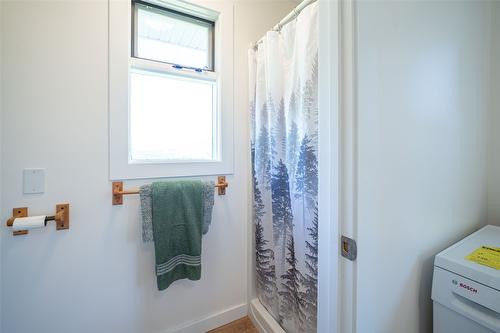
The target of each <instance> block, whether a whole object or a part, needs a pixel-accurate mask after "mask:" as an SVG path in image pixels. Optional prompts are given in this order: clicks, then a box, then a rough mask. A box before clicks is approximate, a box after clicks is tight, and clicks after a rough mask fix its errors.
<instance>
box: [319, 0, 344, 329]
mask: <svg viewBox="0 0 500 333" xmlns="http://www.w3.org/2000/svg"><path fill="white" fill-rule="evenodd" d="M318 5H319V66H320V71H319V85H318V87H319V235H318V237H319V240H318V243H319V258H318V260H319V261H318V268H319V272H318V319H317V320H318V332H329V333H335V332H344V331H342V330H341V329H340V321H341V316H340V315H341V312H340V311H339V308H340V307H339V297H340V294H341V292H339V290H340V289H339V285H340V279H341V275H340V270H339V264H340V257H339V245H338V244H339V239H340V229H339V223H340V222H339V221H340V198H341V196H340V185H341V183H340V178H339V175H340V161H341V149H340V143H341V136H340V134H341V128H340V125H341V123H340V94H339V92H340V72H339V64H340V62H339V61H340V56H341V54H340V42H341V40H340V13H341V12H340V2H339V1H329V0H319V3H318Z"/></svg>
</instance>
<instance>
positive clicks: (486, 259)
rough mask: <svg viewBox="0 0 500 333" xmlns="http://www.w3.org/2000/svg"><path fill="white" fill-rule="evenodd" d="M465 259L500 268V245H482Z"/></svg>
mask: <svg viewBox="0 0 500 333" xmlns="http://www.w3.org/2000/svg"><path fill="white" fill-rule="evenodd" d="M465 259H467V260H470V261H473V262H475V263H477V264H480V265H484V266H488V267H491V268H494V269H498V270H500V248H498V247H489V246H481V247H480V248H478V249H476V250H475V251H474V252H472V253H471V254H469V255H468V256H467V257H465Z"/></svg>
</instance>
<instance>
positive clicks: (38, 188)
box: [23, 169, 45, 194]
mask: <svg viewBox="0 0 500 333" xmlns="http://www.w3.org/2000/svg"><path fill="white" fill-rule="evenodd" d="M43 192H45V169H24V170H23V193H24V194H34V193H43Z"/></svg>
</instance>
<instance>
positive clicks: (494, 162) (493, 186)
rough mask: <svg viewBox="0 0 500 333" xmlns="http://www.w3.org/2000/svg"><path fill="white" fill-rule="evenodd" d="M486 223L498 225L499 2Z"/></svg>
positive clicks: (494, 19) (495, 20)
mask: <svg viewBox="0 0 500 333" xmlns="http://www.w3.org/2000/svg"><path fill="white" fill-rule="evenodd" d="M491 15H492V24H493V26H492V37H491V44H492V52H491V90H490V91H491V116H490V117H491V118H490V131H489V134H490V136H489V139H490V141H489V145H490V154H489V155H490V156H489V157H490V163H489V170H488V188H489V191H488V223H489V224H496V225H500V95H499V92H500V2H498V1H493V3H492V11H491Z"/></svg>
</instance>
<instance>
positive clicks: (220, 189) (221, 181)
mask: <svg viewBox="0 0 500 333" xmlns="http://www.w3.org/2000/svg"><path fill="white" fill-rule="evenodd" d="M228 186H229V184H228V183H227V181H226V176H219V177H217V184H215V187H216V188H217V194H219V195H225V194H226V188H227V187H228ZM112 188H113V198H112V199H113V200H112V202H113V205H122V204H123V196H124V195H128V194H139V190H138V189H134V190H124V189H123V182H113V184H112Z"/></svg>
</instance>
